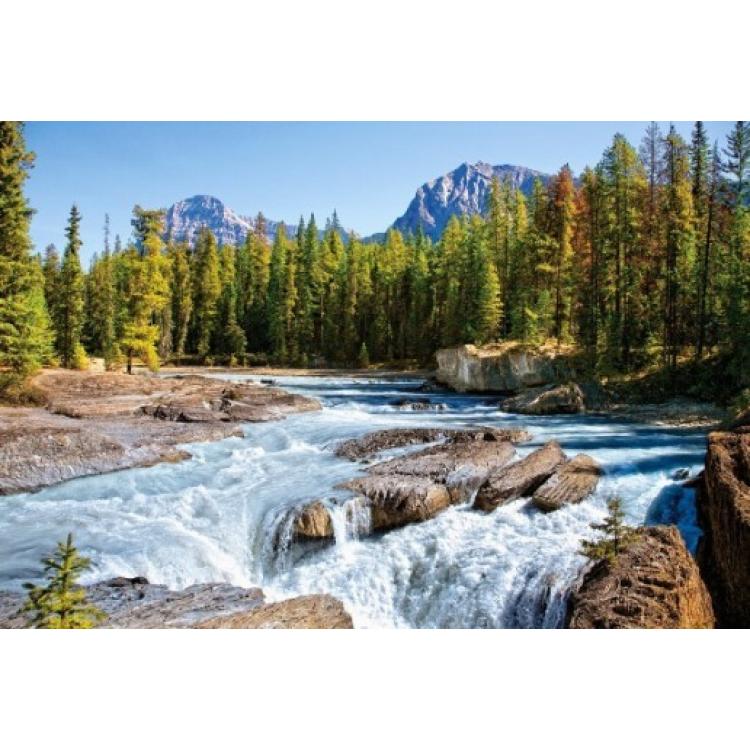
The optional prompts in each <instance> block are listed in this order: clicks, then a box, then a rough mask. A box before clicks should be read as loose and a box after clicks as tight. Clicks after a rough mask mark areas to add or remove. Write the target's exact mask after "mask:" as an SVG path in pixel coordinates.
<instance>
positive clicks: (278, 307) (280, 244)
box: [266, 223, 288, 362]
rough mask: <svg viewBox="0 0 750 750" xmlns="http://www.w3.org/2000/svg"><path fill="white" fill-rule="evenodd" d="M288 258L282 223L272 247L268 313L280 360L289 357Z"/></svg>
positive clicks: (273, 347) (274, 348)
mask: <svg viewBox="0 0 750 750" xmlns="http://www.w3.org/2000/svg"><path fill="white" fill-rule="evenodd" d="M286 258H287V241H286V228H285V227H284V224H283V223H281V224H279V225H278V227H277V228H276V236H275V238H274V242H273V248H272V249H271V263H270V269H269V280H268V297H267V304H268V311H267V313H266V317H267V320H268V332H269V341H270V346H271V352H272V354H273V356H274V357H275V358H276V359H277V360H278V361H279V362H284V361H286V357H287V338H286V337H287V333H288V325H287V306H286V299H285V292H286Z"/></svg>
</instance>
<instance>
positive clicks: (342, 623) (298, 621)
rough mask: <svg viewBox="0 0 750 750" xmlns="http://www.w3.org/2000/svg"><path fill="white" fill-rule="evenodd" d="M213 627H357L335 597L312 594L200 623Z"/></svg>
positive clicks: (306, 628)
mask: <svg viewBox="0 0 750 750" xmlns="http://www.w3.org/2000/svg"><path fill="white" fill-rule="evenodd" d="M196 627H198V628H211V629H217V628H221V629H233V630H237V629H242V628H244V629H247V628H254V629H270V628H273V629H284V630H289V629H294V630H321V629H325V630H343V629H351V628H353V627H354V624H353V622H352V617H351V615H350V614H349V613H348V612H347V611H346V610H345V609H344V605H343V604H342V603H341V602H340V601H339V600H338V599H336V598H334V597H332V596H328V595H327V594H312V595H309V596H298V597H296V598H294V599H286V600H284V601H282V602H275V603H273V604H265V605H263V606H261V607H258V608H256V609H253V610H250V611H249V612H238V613H236V614H233V615H225V616H222V617H215V618H213V619H211V620H206V621H205V622H202V623H200V625H197V626H196Z"/></svg>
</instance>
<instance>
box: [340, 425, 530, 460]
mask: <svg viewBox="0 0 750 750" xmlns="http://www.w3.org/2000/svg"><path fill="white" fill-rule="evenodd" d="M448 439H450V440H453V441H454V442H459V441H473V440H482V441H491V440H498V441H506V440H507V441H510V442H511V443H523V442H525V441H526V440H530V439H531V435H530V434H529V433H528V432H526V430H503V429H498V428H495V427H468V428H464V429H445V428H437V427H404V428H394V429H388V430H376V431H375V432H368V433H367V434H366V435H363V436H362V437H358V438H352V439H351V440H344V441H342V442H341V443H339V444H338V445H337V446H336V448H335V450H334V453H335V454H336V455H337V456H340V457H342V458H348V459H350V460H352V461H357V460H362V459H365V458H370V457H372V456H374V455H376V454H378V453H381V452H382V451H386V450H390V449H391V448H405V447H407V446H409V445H420V444H423V443H435V442H438V441H439V440H448Z"/></svg>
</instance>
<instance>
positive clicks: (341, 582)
mask: <svg viewBox="0 0 750 750" xmlns="http://www.w3.org/2000/svg"><path fill="white" fill-rule="evenodd" d="M232 379H237V380H240V379H243V378H242V377H235V378H232ZM419 382H420V381H415V380H409V379H401V380H383V379H376V378H372V379H351V378H312V377H288V378H278V379H277V383H278V385H280V386H282V387H285V388H287V389H289V390H295V391H298V392H300V393H303V394H305V395H311V396H314V397H317V398H319V399H320V400H321V401H322V403H323V405H324V408H323V411H322V412H312V413H307V414H300V415H297V416H293V417H290V418H288V419H286V420H284V421H282V422H273V423H267V424H257V425H247V426H246V427H245V437H244V438H230V439H228V440H223V441H221V442H217V443H206V444H197V445H193V446H191V447H190V451H191V453H193V456H194V457H193V459H192V460H189V461H186V462H183V463H180V464H162V465H158V466H155V467H152V468H148V469H133V470H129V471H123V472H117V473H113V474H108V475H104V476H98V477H87V478H83V479H77V480H73V481H70V482H66V483H64V484H61V485H58V486H56V487H51V488H49V489H46V490H44V491H42V492H39V493H35V494H22V495H15V496H11V497H6V498H0V508H1V510H0V588H20V586H21V584H22V582H23V581H26V580H29V579H32V578H34V577H35V576H37V575H38V572H39V559H40V557H42V555H43V554H45V553H47V552H49V551H50V549H51V548H52V547H53V546H54V542H55V541H56V540H59V539H62V538H64V536H65V534H67V532H68V531H73V532H74V534H75V537H76V543H77V545H78V547H79V548H80V549H81V551H82V552H83V553H84V554H86V555H88V556H90V557H91V558H92V560H93V563H94V569H93V571H92V572H91V573H90V574H89V575H88V577H87V579H86V580H87V581H90V580H98V579H101V578H106V577H111V576H116V575H125V576H135V575H145V576H146V577H147V578H148V579H149V581H151V582H152V583H164V584H167V585H168V586H170V587H174V588H181V587H184V586H188V585H190V584H192V583H199V582H210V581H227V582H230V583H233V584H236V585H240V586H250V585H258V586H262V587H263V588H264V590H265V591H266V594H267V596H268V597H269V598H287V597H289V596H292V595H295V594H302V593H317V592H325V593H330V594H333V595H334V596H337V597H339V598H340V599H342V600H343V601H344V603H345V604H346V606H347V609H348V610H349V611H350V612H351V614H352V616H353V618H354V622H355V625H356V626H358V627H557V626H560V625H561V624H562V619H563V614H564V607H565V598H566V592H567V590H568V589H569V586H570V584H571V582H572V581H573V580H574V579H575V577H576V575H577V573H578V571H579V570H580V568H581V566H582V565H583V564H584V562H585V561H584V559H583V558H582V557H581V556H580V555H579V554H578V549H579V546H580V540H581V538H582V537H584V536H589V537H590V536H591V535H592V532H591V529H590V526H589V525H590V524H591V523H592V522H596V521H600V520H601V519H602V518H603V516H604V515H605V504H606V500H607V498H609V497H611V496H613V495H617V496H619V497H621V498H622V500H623V505H624V507H625V510H626V512H627V516H628V520H629V522H631V523H634V524H635V523H638V524H640V523H657V522H662V523H676V524H677V525H678V526H679V527H680V529H681V531H682V533H683V536H684V537H685V540H686V542H687V544H688V546H689V547H690V548H691V549H694V548H695V545H696V543H697V540H698V537H699V536H700V530H699V528H698V527H697V525H696V517H695V501H694V496H693V491H692V490H688V489H685V488H683V487H682V486H681V485H680V483H679V482H677V481H676V480H675V479H673V474H674V472H675V471H676V470H677V469H683V468H687V469H690V470H691V472H693V473H694V472H696V471H697V470H699V469H700V468H701V465H702V463H703V455H704V445H705V437H704V435H703V434H702V433H701V432H700V431H693V430H685V429H676V428H664V427H655V426H646V425H636V424H632V423H628V422H625V421H619V420H614V419H611V418H605V417H578V416H560V417H526V416H520V415H510V414H504V413H501V412H498V411H497V408H496V407H495V406H492V405H491V403H489V402H488V400H487V399H486V398H483V397H478V396H460V395H453V394H451V395H444V394H432V395H431V396H430V398H431V399H432V401H434V402H436V403H443V404H445V405H446V407H447V408H446V409H445V410H443V411H431V412H404V411H399V410H398V408H397V407H395V406H393V405H391V402H392V401H394V400H396V399H399V398H404V397H407V398H408V397H409V396H412V397H415V396H417V395H419V396H423V394H415V390H416V388H417V386H418V385H419ZM478 424H482V425H497V426H508V427H511V426H523V427H526V428H527V429H529V430H530V431H531V432H532V434H533V436H534V439H533V441H532V443H528V444H525V445H522V446H520V449H519V453H520V454H521V455H525V454H526V453H528V452H529V451H530V450H532V449H533V448H534V447H535V446H538V445H539V444H541V443H543V442H544V441H546V440H549V439H552V438H554V439H556V440H558V441H559V442H560V444H561V445H562V447H563V450H565V451H566V453H567V454H568V455H569V456H573V455H574V454H575V453H577V452H586V453H588V454H590V455H591V456H593V457H594V458H596V459H597V460H598V461H599V462H600V463H601V465H602V466H603V468H604V470H605V476H604V478H603V480H602V481H601V482H600V484H599V487H598V490H597V492H596V494H595V495H594V496H593V497H591V498H589V499H588V500H585V501H584V502H583V503H581V504H580V505H576V506H570V507H566V508H564V509H562V510H559V511H557V512H555V513H551V514H548V515H545V514H543V513H540V512H539V511H537V510H536V509H534V508H533V507H531V506H530V504H529V502H528V500H524V499H522V500H518V501H515V502H512V503H510V504H508V505H506V506H504V507H501V508H500V509H498V510H496V511H495V512H494V513H491V514H489V515H485V514H483V513H479V512H475V511H472V510H470V509H469V508H468V507H464V506H458V507H453V508H450V509H448V510H447V511H445V512H444V513H442V514H441V515H440V516H438V517H437V518H435V519H432V520H430V521H427V522H425V523H421V524H413V525H411V526H407V527H405V528H402V529H397V530H394V531H391V532H388V533H386V534H382V535H378V536H374V537H367V538H361V539H357V538H355V537H353V536H352V534H351V533H347V532H346V529H345V528H344V524H339V526H340V528H337V539H336V543H335V544H330V545H321V544H315V545H307V546H305V547H300V546H297V545H292V546H291V547H289V548H286V547H285V546H284V545H283V544H282V545H281V548H280V545H279V539H280V538H282V539H283V532H284V528H285V527H288V524H289V521H288V519H289V517H290V514H289V512H288V511H289V508H291V507H293V506H295V505H298V504H300V503H303V502H305V501H308V500H310V499H315V498H326V497H336V496H341V497H346V493H342V492H341V491H338V492H337V491H335V490H334V489H333V488H334V485H336V484H338V483H339V482H341V481H343V480H345V479H348V478H350V477H352V476H354V475H356V474H357V473H358V472H359V471H360V470H361V465H359V464H356V463H353V462H350V461H348V460H346V459H340V458H336V457H335V456H334V455H333V451H332V447H333V445H334V444H335V443H336V442H337V441H338V440H341V439H343V438H350V437H355V436H358V435H362V434H364V433H366V432H369V431H371V430H376V429H382V428H387V427H401V426H462V425H478Z"/></svg>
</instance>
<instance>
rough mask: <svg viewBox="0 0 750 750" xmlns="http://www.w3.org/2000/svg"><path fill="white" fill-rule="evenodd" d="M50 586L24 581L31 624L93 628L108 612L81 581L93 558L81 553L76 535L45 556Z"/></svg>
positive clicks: (43, 560)
mask: <svg viewBox="0 0 750 750" xmlns="http://www.w3.org/2000/svg"><path fill="white" fill-rule="evenodd" d="M42 564H43V565H44V572H45V574H46V578H47V584H46V586H36V585H34V584H33V583H27V584H24V587H25V588H26V589H27V590H28V592H29V593H28V601H27V603H26V605H25V606H24V611H26V612H33V613H34V614H33V618H32V620H31V627H34V628H45V629H54V630H72V629H82V628H92V627H94V626H95V625H96V624H97V623H99V622H101V621H102V620H104V619H106V615H105V613H104V612H102V611H101V610H100V609H98V608H97V607H94V606H93V605H91V604H89V603H88V602H87V601H86V592H85V591H84V590H83V589H82V588H81V587H80V586H79V585H78V584H77V581H78V577H79V576H80V575H81V573H83V572H85V571H87V570H89V569H90V568H91V561H90V560H89V558H87V557H82V556H81V555H79V554H78V550H77V549H76V548H75V546H74V545H73V535H72V534H68V537H67V539H66V540H65V541H64V542H58V545H57V550H56V551H55V552H54V553H53V554H52V555H50V556H49V557H45V558H43V559H42Z"/></svg>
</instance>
